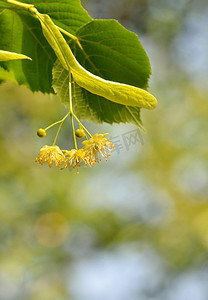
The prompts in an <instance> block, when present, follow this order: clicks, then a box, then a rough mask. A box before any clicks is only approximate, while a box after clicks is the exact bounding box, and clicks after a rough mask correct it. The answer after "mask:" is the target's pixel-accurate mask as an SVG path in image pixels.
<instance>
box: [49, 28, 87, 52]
mask: <svg viewBox="0 0 208 300" xmlns="http://www.w3.org/2000/svg"><path fill="white" fill-rule="evenodd" d="M55 26H56V28H58V30H59V31H60V32H62V33H63V34H65V35H67V36H68V37H70V38H71V39H72V40H74V41H75V42H76V43H77V45H78V46H79V48H80V49H81V50H83V48H82V45H81V44H80V42H79V39H78V38H77V37H76V36H75V35H73V34H71V33H69V32H68V31H66V30H64V29H63V28H61V27H59V26H57V25H55Z"/></svg>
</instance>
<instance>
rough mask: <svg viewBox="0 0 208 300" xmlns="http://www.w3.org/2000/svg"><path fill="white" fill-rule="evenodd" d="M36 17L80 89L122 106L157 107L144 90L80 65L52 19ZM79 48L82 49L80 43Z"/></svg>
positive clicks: (42, 16) (39, 15) (45, 16)
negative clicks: (97, 74)
mask: <svg viewBox="0 0 208 300" xmlns="http://www.w3.org/2000/svg"><path fill="white" fill-rule="evenodd" d="M36 17H37V18H38V19H39V20H40V22H41V26H42V29H43V34H44V36H45V38H46V39H47V41H48V42H49V44H50V45H51V47H52V48H53V50H54V52H55V53H56V55H57V57H58V59H59V61H60V63H61V64H62V66H63V67H64V68H65V69H66V70H68V71H69V72H70V73H72V75H73V79H74V81H75V82H76V83H77V84H78V85H79V86H80V87H82V88H84V89H86V90H87V91H89V92H91V93H93V94H95V95H98V96H101V97H104V98H106V99H107V100H110V101H112V102H115V103H119V104H122V105H131V106H138V107H140V108H148V109H153V108H155V107H156V105H157V100H156V99H155V97H154V96H153V95H151V94H150V93H148V92H147V91H145V90H144V89H140V88H138V87H135V86H132V85H127V84H123V83H118V82H115V81H109V80H105V79H103V78H102V77H99V76H96V75H94V74H93V73H91V72H89V71H87V70H86V69H85V68H83V67H82V66H81V65H80V64H79V63H78V61H77V60H76V58H75V57H74V55H73V53H72V51H71V49H70V47H69V46H68V45H67V43H66V41H65V39H64V38H63V36H62V34H61V33H60V31H59V30H58V29H57V27H56V26H55V24H54V23H53V22H52V20H51V18H50V17H49V16H48V15H45V14H40V13H38V12H36ZM93 23H96V21H93ZM101 28H102V27H101ZM111 30H112V29H111ZM79 46H80V47H81V49H82V46H81V45H80V43H79ZM82 51H83V49H82ZM116 58H117V61H119V57H116Z"/></svg>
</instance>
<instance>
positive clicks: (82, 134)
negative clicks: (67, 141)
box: [75, 129, 85, 139]
mask: <svg viewBox="0 0 208 300" xmlns="http://www.w3.org/2000/svg"><path fill="white" fill-rule="evenodd" d="M75 134H76V137H77V138H78V139H82V138H84V137H85V132H84V130H83V129H77V130H76V131H75Z"/></svg>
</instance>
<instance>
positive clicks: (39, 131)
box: [37, 128, 46, 138]
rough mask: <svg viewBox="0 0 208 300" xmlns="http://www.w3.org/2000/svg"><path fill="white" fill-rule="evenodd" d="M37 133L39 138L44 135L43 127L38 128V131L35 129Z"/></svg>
mask: <svg viewBox="0 0 208 300" xmlns="http://www.w3.org/2000/svg"><path fill="white" fill-rule="evenodd" d="M37 135H38V136H39V137H41V138H43V137H45V136H46V131H45V129H43V128H39V129H38V131H37Z"/></svg>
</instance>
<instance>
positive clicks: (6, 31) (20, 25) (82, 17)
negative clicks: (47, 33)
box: [0, 0, 91, 93]
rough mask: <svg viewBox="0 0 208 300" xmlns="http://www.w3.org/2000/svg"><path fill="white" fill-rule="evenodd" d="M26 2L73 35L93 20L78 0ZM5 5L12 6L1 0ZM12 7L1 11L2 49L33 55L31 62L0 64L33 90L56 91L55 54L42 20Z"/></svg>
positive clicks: (0, 4)
mask: <svg viewBox="0 0 208 300" xmlns="http://www.w3.org/2000/svg"><path fill="white" fill-rule="evenodd" d="M24 2H26V3H30V4H35V6H36V7H37V9H38V10H39V11H40V12H43V13H46V14H49V15H50V16H51V18H52V19H53V21H54V22H55V23H56V25H58V26H60V27H62V28H63V29H65V30H67V31H69V32H71V33H72V34H74V33H75V31H77V30H78V29H79V28H80V27H81V26H83V25H84V24H86V23H87V22H89V21H91V17H90V16H89V15H88V13H87V12H86V11H85V10H84V8H83V7H82V6H81V4H80V1H79V0H70V1H68V0H61V1H55V0H54V1H49V0H38V1H34V0H33V1H28V0H26V1H24ZM5 5H6V6H9V5H8V4H7V3H5V4H3V2H2V1H1V2H0V7H1V6H3V7H4V6H5ZM10 7H11V8H12V11H11V10H7V9H6V10H4V11H3V12H2V13H1V14H0V32H1V39H0V49H3V50H8V51H11V52H17V53H24V54H25V55H27V56H29V57H31V58H32V62H30V63H29V62H27V61H25V60H24V61H11V62H6V63H1V65H2V66H3V67H4V69H6V70H8V71H13V73H14V76H15V78H16V80H17V82H18V83H19V84H24V85H26V86H28V87H29V88H30V89H31V90H32V91H42V92H43V93H45V92H47V93H50V92H53V89H52V88H51V84H52V67H53V63H54V61H55V60H56V55H55V54H54V51H53V50H52V49H51V47H50V46H49V44H48V43H47V41H46V39H45V38H44V36H43V34H42V29H41V26H40V23H39V21H38V20H37V19H35V18H34V17H32V16H30V15H29V14H28V13H26V12H24V11H23V10H21V9H17V8H15V7H14V6H13V5H10Z"/></svg>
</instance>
